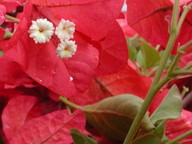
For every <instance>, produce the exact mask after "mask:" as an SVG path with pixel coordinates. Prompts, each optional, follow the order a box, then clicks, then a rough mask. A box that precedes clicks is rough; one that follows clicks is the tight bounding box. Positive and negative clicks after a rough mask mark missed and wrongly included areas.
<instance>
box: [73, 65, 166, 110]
mask: <svg viewBox="0 0 192 144" xmlns="http://www.w3.org/2000/svg"><path fill="white" fill-rule="evenodd" d="M151 82H152V79H151V78H148V77H144V76H140V75H139V74H138V73H137V72H136V71H135V70H133V69H132V68H131V67H130V66H127V67H125V68H124V69H123V70H121V71H119V72H117V73H115V74H112V75H107V76H102V77H97V78H95V79H94V80H93V81H92V84H91V85H90V87H89V89H88V90H87V91H86V92H85V93H84V94H83V95H82V96H81V97H78V98H71V99H70V100H72V101H74V102H75V103H77V104H79V105H86V104H93V103H96V102H98V101H100V100H102V99H104V98H107V97H111V96H115V95H120V94H133V95H135V96H138V97H140V98H142V99H144V98H145V97H146V94H147V92H148V90H149V87H150V85H151ZM167 92H168V90H167V89H165V90H163V91H160V92H159V93H158V94H157V95H156V96H155V98H154V100H153V102H152V103H151V105H150V107H149V111H150V113H153V112H154V111H155V109H156V108H157V107H158V106H159V105H160V103H161V102H162V100H163V98H164V97H165V95H166V94H167Z"/></svg>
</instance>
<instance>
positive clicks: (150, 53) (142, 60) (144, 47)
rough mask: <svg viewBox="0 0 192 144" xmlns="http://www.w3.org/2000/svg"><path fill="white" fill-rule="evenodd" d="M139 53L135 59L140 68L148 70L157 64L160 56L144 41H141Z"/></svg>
mask: <svg viewBox="0 0 192 144" xmlns="http://www.w3.org/2000/svg"><path fill="white" fill-rule="evenodd" d="M141 42H142V43H141V45H140V51H139V53H138V56H137V59H138V62H139V64H140V66H141V67H143V68H146V69H149V68H152V67H154V66H156V65H158V64H159V62H160V59H161V57H160V54H159V53H158V51H157V50H156V49H155V48H153V47H152V46H150V45H149V44H148V43H147V42H146V41H145V40H144V39H141Z"/></svg>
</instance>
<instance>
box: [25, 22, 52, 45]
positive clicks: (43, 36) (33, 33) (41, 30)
mask: <svg viewBox="0 0 192 144" xmlns="http://www.w3.org/2000/svg"><path fill="white" fill-rule="evenodd" d="M53 30H54V27H53V24H52V23H51V22H50V21H48V20H47V19H37V20H36V21H32V25H31V26H30V28H29V33H30V37H31V38H33V40H34V41H35V43H45V42H48V41H50V39H51V36H52V35H53V33H54V31H53Z"/></svg>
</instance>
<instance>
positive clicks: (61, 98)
mask: <svg viewBox="0 0 192 144" xmlns="http://www.w3.org/2000/svg"><path fill="white" fill-rule="evenodd" d="M59 99H60V100H61V101H62V102H63V103H64V104H66V105H67V106H69V107H72V108H75V109H82V107H81V106H79V105H77V104H74V103H72V102H70V101H68V100H67V98H65V97H62V96H60V97H59Z"/></svg>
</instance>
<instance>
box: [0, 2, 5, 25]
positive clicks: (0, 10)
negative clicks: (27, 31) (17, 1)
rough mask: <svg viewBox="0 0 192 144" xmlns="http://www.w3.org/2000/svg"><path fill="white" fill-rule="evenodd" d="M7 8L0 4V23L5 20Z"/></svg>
mask: <svg viewBox="0 0 192 144" xmlns="http://www.w3.org/2000/svg"><path fill="white" fill-rule="evenodd" d="M5 13H6V8H5V6H4V5H1V4H0V25H1V24H2V23H3V22H4V21H5Z"/></svg>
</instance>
